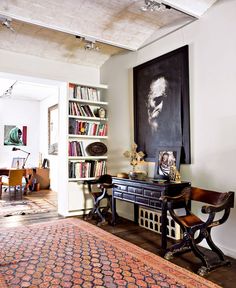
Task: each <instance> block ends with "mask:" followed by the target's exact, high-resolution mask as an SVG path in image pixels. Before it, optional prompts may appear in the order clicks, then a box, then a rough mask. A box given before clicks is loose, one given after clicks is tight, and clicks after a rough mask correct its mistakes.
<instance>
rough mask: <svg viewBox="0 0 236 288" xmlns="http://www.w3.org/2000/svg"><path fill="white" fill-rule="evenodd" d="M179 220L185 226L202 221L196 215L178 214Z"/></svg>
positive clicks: (201, 222) (191, 225)
mask: <svg viewBox="0 0 236 288" xmlns="http://www.w3.org/2000/svg"><path fill="white" fill-rule="evenodd" d="M179 221H180V222H181V223H182V224H183V225H184V226H186V227H193V226H195V225H199V224H203V223H204V222H203V221H202V220H201V219H200V218H198V217H197V216H196V215H193V214H191V215H186V216H180V217H179Z"/></svg>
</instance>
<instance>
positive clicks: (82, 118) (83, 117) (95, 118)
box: [68, 115, 108, 121]
mask: <svg viewBox="0 0 236 288" xmlns="http://www.w3.org/2000/svg"><path fill="white" fill-rule="evenodd" d="M68 117H69V118H75V119H81V120H92V121H108V119H107V118H99V117H87V116H74V115H69V116H68Z"/></svg>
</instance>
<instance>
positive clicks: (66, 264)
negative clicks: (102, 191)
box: [0, 218, 219, 288]
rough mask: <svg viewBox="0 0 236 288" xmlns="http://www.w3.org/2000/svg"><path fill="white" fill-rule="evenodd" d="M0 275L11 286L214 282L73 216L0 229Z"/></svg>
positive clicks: (178, 287)
mask: <svg viewBox="0 0 236 288" xmlns="http://www.w3.org/2000/svg"><path fill="white" fill-rule="evenodd" d="M0 275H2V276H1V277H2V278H1V277H0V287H12V288H20V287H31V288H33V287H39V288H46V287H48V288H49V287H50V288H51V287H52V288H56V287H57V288H60V287H74V288H77V287H83V288H84V287H97V288H102V287H109V288H113V287H128V288H135V287H152V288H157V287H170V288H184V287H188V288H189V287H198V288H203V287H209V288H213V287H219V286H217V285H216V284H214V283H212V282H210V281H208V280H206V279H204V278H202V277H200V276H198V275H195V274H193V273H191V272H189V271H187V270H185V269H183V268H180V267H179V266H176V265H174V264H172V263H170V262H168V261H166V260H164V259H162V258H161V257H159V256H156V255H154V254H152V253H150V252H148V251H145V250H143V249H141V248H139V247H137V246H135V245H134V244H131V243H129V242H127V241H125V240H122V239H120V238H118V237H116V236H114V235H112V234H110V233H108V232H105V231H103V230H102V229H100V228H98V227H95V226H93V225H91V224H88V223H86V222H85V221H82V220H79V219H73V218H70V219H65V220H64V219H63V220H57V221H53V222H48V223H46V224H45V223H42V224H36V225H29V226H25V227H18V228H17V229H14V228H8V229H0ZM4 281H5V284H4Z"/></svg>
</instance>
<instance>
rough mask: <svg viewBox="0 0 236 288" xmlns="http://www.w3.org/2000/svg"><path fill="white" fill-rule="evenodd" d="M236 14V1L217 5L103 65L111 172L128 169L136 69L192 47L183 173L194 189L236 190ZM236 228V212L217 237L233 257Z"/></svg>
mask: <svg viewBox="0 0 236 288" xmlns="http://www.w3.org/2000/svg"><path fill="white" fill-rule="evenodd" d="M235 11H236V1H227V0H225V1H218V2H217V3H216V4H215V5H214V6H213V7H212V8H211V9H210V10H209V11H208V12H207V13H206V14H205V15H204V16H203V17H202V18H201V19H200V20H198V21H196V22H194V23H193V24H191V25H189V26H186V27H184V28H183V29H181V30H179V31H176V32H174V33H173V34H170V35H169V36H166V37H165V38H163V39H161V40H159V41H158V42H155V43H153V44H152V45H149V46H147V47H145V48H144V49H141V50H140V51H138V52H136V53H130V54H128V55H124V56H115V57H112V58H111V59H110V60H109V61H108V62H106V63H105V64H104V65H103V68H102V70H101V75H102V81H104V82H106V83H107V84H108V86H109V93H110V95H111V96H110V97H111V100H110V106H109V109H110V115H111V116H110V130H109V131H110V134H109V146H110V154H112V155H111V159H112V161H113V165H112V166H111V167H110V168H111V172H112V173H116V172H118V171H123V170H124V169H125V168H126V169H127V170H126V171H128V170H129V167H128V166H126V167H125V160H124V159H123V157H122V153H123V152H124V150H125V149H127V148H129V147H130V144H131V141H132V140H133V127H132V125H133V124H132V119H133V108H132V107H133V106H132V76H131V75H132V68H133V67H134V66H137V65H139V64H141V63H144V62H146V61H148V60H150V59H153V58H156V57H158V56H160V55H162V54H165V53H167V52H169V51H172V50H174V49H176V48H178V47H181V46H183V45H186V44H188V45H189V52H190V55H189V68H190V117H191V150H192V164H191V165H182V167H181V175H182V178H183V179H184V180H188V181H191V182H192V185H193V186H197V187H203V188H208V189H212V190H216V191H228V190H232V191H236V180H235V163H236V135H235V131H236V109H235V105H236V98H235V95H236V85H235V75H236V56H235V51H236V37H235V27H236V17H235ZM113 153H114V154H113ZM150 166H151V165H150ZM152 167H153V166H151V168H152ZM150 176H152V175H150ZM124 207H125V208H124V209H122V210H123V211H120V212H119V213H121V214H122V215H125V216H126V217H131V214H130V210H129V207H127V204H125V206H124ZM120 208H121V206H120ZM235 226H236V209H234V210H233V211H232V212H231V215H230V219H229V220H228V221H227V222H226V223H225V224H224V225H222V226H220V227H218V228H216V229H214V230H215V231H214V233H213V235H214V239H216V242H217V243H218V245H220V246H221V247H222V248H223V249H224V251H225V252H226V253H227V254H229V255H232V256H234V257H236V248H235V243H234V242H235V239H236V229H234V227H235Z"/></svg>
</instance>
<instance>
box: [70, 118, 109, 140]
mask: <svg viewBox="0 0 236 288" xmlns="http://www.w3.org/2000/svg"><path fill="white" fill-rule="evenodd" d="M107 130H108V126H107V123H100V122H89V121H80V120H76V119H69V134H74V135H88V136H107Z"/></svg>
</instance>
